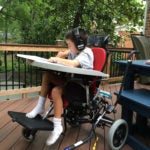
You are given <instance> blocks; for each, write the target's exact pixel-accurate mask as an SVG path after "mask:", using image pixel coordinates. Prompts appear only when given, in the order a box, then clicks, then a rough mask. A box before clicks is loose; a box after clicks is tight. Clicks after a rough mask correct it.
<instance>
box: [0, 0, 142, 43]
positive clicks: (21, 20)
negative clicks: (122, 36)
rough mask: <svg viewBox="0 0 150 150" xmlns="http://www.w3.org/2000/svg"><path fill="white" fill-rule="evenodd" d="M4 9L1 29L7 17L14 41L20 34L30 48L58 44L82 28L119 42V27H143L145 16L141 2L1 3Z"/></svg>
mask: <svg viewBox="0 0 150 150" xmlns="http://www.w3.org/2000/svg"><path fill="white" fill-rule="evenodd" d="M0 5H3V6H4V10H3V15H2V14H1V16H3V17H0V25H2V27H3V29H4V28H5V23H4V22H5V19H6V18H5V17H4V13H5V15H6V14H7V20H8V24H9V27H8V29H9V32H11V34H12V35H13V37H14V38H15V34H16V37H17V41H18V42H21V43H28V44H30V43H32V44H55V40H56V39H58V38H61V39H63V38H64V34H65V33H66V31H67V30H69V29H71V28H75V27H79V26H80V27H83V28H85V29H86V30H87V31H88V32H89V34H93V33H95V34H110V35H111V37H112V39H113V40H117V38H116V39H115V35H114V33H115V32H114V30H115V27H116V26H117V25H124V24H127V23H129V22H130V23H131V24H133V25H134V26H136V25H140V26H142V25H143V16H144V7H143V5H142V4H140V3H139V2H137V0H121V1H120V0H70V1H68V0H63V1H60V0H55V1H54V0H26V1H23V0H13V1H10V0H7V1H3V0H0ZM9 16H11V17H9ZM128 26H129V30H130V25H128ZM91 27H93V28H91ZM14 29H15V30H14ZM131 30H132V28H131ZM15 39H16V38H15Z"/></svg>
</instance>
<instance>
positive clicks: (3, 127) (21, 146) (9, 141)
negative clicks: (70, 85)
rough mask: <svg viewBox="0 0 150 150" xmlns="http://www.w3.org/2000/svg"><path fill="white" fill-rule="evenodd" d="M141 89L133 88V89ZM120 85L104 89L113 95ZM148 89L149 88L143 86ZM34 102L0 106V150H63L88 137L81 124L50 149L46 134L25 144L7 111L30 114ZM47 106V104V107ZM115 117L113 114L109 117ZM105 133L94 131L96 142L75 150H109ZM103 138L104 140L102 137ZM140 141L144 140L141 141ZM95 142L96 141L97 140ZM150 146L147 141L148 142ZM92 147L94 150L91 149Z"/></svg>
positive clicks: (41, 133)
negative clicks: (46, 142) (46, 143)
mask: <svg viewBox="0 0 150 150" xmlns="http://www.w3.org/2000/svg"><path fill="white" fill-rule="evenodd" d="M141 86H142V85H136V88H138V87H141ZM119 87H120V85H119V84H114V85H105V86H104V87H103V88H104V89H105V90H107V91H109V92H111V93H112V95H113V93H114V91H117V90H119ZM145 87H146V88H149V86H145ZM36 100H37V98H30V99H22V100H9V101H2V102H0V149H1V150H48V149H49V150H63V149H64V148H65V147H66V146H68V145H71V144H73V143H74V142H76V141H78V140H80V139H82V138H84V137H86V136H87V135H88V133H89V129H90V127H91V125H89V124H84V125H81V126H80V127H77V128H72V127H68V129H67V131H66V133H65V134H63V135H62V136H61V137H60V139H59V140H58V142H57V143H56V144H54V145H53V146H50V147H48V146H46V145H45V141H46V139H47V137H48V135H49V132H47V131H38V133H37V135H36V137H35V140H34V141H33V142H32V143H29V142H27V141H26V140H24V138H23V137H22V135H21V131H22V126H20V125H19V124H17V123H15V122H12V120H11V118H10V117H9V116H8V114H7V112H8V111H10V110H11V111H20V112H29V111H30V110H31V109H32V108H33V107H34V105H35V104H36ZM115 100H116V96H115V95H113V102H115ZM48 104H49V102H48V101H47V103H46V106H48ZM117 110H118V112H117V114H116V115H115V116H116V118H120V114H121V111H120V110H121V107H120V106H119V105H117ZM110 116H111V117H114V115H113V114H110ZM107 133H108V128H107V127H106V128H105V130H104V129H100V128H98V129H97V130H96V136H97V138H93V139H92V140H91V141H90V142H88V143H86V144H84V145H83V146H81V147H79V148H78V150H109V147H108V144H107ZM104 135H105V136H104ZM140 138H141V139H142V140H143V141H145V139H143V137H140ZM96 139H97V140H96ZM147 143H150V140H149V142H147ZM94 145H96V146H95V149H94ZM122 150H132V148H131V147H129V146H128V145H125V146H124V147H123V149H122Z"/></svg>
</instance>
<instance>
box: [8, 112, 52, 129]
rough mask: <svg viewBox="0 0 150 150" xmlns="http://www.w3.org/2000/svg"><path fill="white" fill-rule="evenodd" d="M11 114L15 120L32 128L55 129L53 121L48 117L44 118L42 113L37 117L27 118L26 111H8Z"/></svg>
mask: <svg viewBox="0 0 150 150" xmlns="http://www.w3.org/2000/svg"><path fill="white" fill-rule="evenodd" d="M8 114H9V116H10V117H11V118H12V120H13V121H14V122H17V123H19V124H20V125H22V126H23V127H25V128H28V129H30V130H53V128H54V126H53V122H51V121H50V120H48V119H42V117H41V116H40V115H37V116H36V117H35V118H33V119H31V118H27V117H26V114H25V113H22V112H13V111H8Z"/></svg>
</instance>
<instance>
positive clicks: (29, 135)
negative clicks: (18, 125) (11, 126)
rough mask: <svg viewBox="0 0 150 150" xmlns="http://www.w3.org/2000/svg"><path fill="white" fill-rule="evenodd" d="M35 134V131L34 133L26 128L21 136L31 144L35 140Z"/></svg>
mask: <svg viewBox="0 0 150 150" xmlns="http://www.w3.org/2000/svg"><path fill="white" fill-rule="evenodd" d="M36 132H37V131H35V130H30V129H27V128H23V129H22V135H23V137H24V139H25V140H26V141H28V142H32V141H33V140H34V139H35V134H36Z"/></svg>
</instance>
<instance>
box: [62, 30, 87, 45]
mask: <svg viewBox="0 0 150 150" xmlns="http://www.w3.org/2000/svg"><path fill="white" fill-rule="evenodd" d="M78 30H79V35H80V38H81V39H82V40H83V42H84V45H87V39H88V34H87V32H86V31H85V30H84V29H81V28H79V29H78ZM74 36H75V35H74V33H73V30H70V31H68V33H67V34H66V35H65V38H66V40H68V39H69V40H71V41H72V42H75V41H74Z"/></svg>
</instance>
